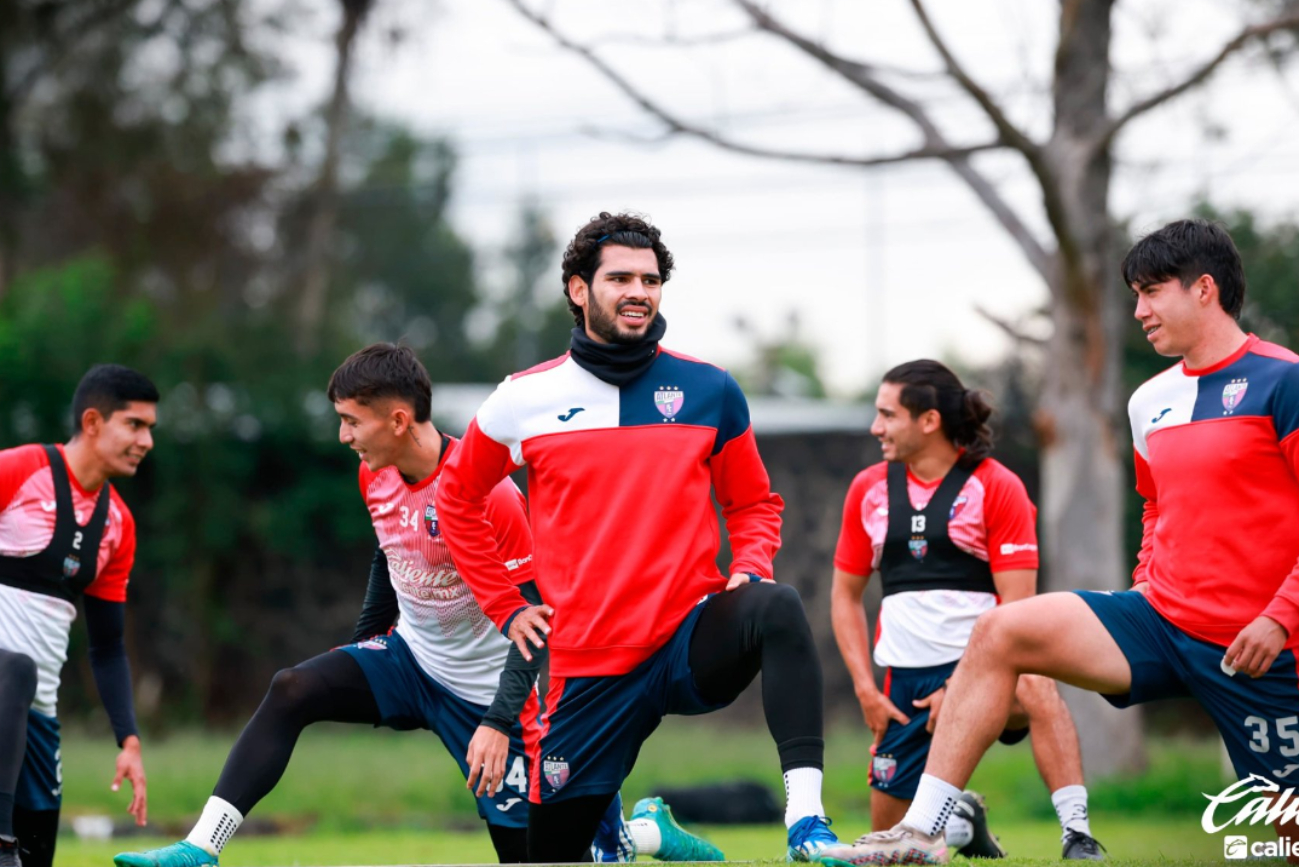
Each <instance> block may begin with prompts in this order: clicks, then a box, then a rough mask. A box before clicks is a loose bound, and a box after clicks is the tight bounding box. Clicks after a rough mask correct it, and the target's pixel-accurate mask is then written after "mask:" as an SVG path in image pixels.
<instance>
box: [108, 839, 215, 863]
mask: <svg viewBox="0 0 1299 867" xmlns="http://www.w3.org/2000/svg"><path fill="white" fill-rule="evenodd" d="M113 863H114V864H116V865H117V867H217V856H215V855H213V854H212V853H211V852H209V851H207V850H206V849H201V848H199V847H198V846H195V845H194V844H193V843H190V842H188V841H185V840H181V841H180V842H179V843H172V844H171V845H170V846H163V847H162V848H161V849H150V850H148V851H147V852H123V853H121V854H120V855H114V856H113Z"/></svg>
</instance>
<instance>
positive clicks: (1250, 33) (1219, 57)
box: [1091, 12, 1299, 153]
mask: <svg viewBox="0 0 1299 867" xmlns="http://www.w3.org/2000/svg"><path fill="white" fill-rule="evenodd" d="M1282 30H1299V12H1290V13H1287V14H1285V15H1282V16H1280V17H1278V18H1274V19H1272V20H1271V21H1267V22H1264V23H1263V24H1252V25H1250V26H1249V27H1246V28H1245V29H1244V30H1242V31H1240V33H1238V34H1236V37H1235V38H1234V39H1232V40H1231V41H1230V42H1228V43H1227V44H1226V45H1224V46H1222V49H1221V50H1219V51H1218V53H1217V54H1216V55H1214V57H1213V58H1212V59H1211V60H1209V61H1207V62H1205V63H1204V64H1203V65H1201V66H1200V68H1199V69H1196V70H1195V71H1194V72H1192V73H1191V74H1190V75H1188V76H1187V77H1186V78H1185V79H1183V80H1182V81H1181V82H1179V83H1177V84H1174V85H1172V86H1171V87H1168V88H1165V89H1164V90H1161V91H1159V92H1158V93H1154V94H1151V95H1150V96H1148V97H1146V98H1145V99H1143V100H1141V101H1139V102H1136V103H1133V104H1132V105H1130V106H1128V107H1127V109H1125V110H1124V111H1123V112H1122V113H1121V114H1119V115H1118V117H1116V118H1114V120H1112V121H1110V123H1109V125H1107V126H1106V127H1105V128H1104V129H1103V130H1101V133H1100V135H1099V136H1098V137H1097V138H1096V141H1095V142H1093V143H1092V145H1091V148H1092V153H1100V152H1101V151H1103V150H1105V149H1106V148H1108V147H1109V146H1110V144H1111V143H1112V142H1113V141H1114V137H1115V136H1116V135H1118V132H1119V130H1121V129H1123V127H1124V126H1126V125H1127V123H1128V122H1129V121H1131V120H1132V119H1133V118H1136V117H1140V116H1141V115H1143V114H1145V113H1146V112H1148V111H1150V110H1151V109H1153V108H1157V107H1159V106H1160V105H1163V104H1164V103H1165V102H1168V100H1170V99H1173V98H1174V97H1176V96H1180V95H1181V94H1183V93H1185V92H1186V91H1188V90H1190V89H1191V88H1192V87H1195V86H1196V85H1197V84H1200V83H1202V82H1203V81H1204V80H1205V79H1207V78H1208V77H1209V76H1210V75H1212V74H1213V73H1214V72H1215V71H1216V70H1217V69H1218V67H1219V66H1221V65H1222V64H1223V63H1224V62H1225V61H1226V60H1227V59H1229V58H1230V57H1231V56H1232V55H1233V54H1235V53H1236V52H1238V51H1240V50H1241V49H1242V48H1244V47H1245V46H1246V45H1248V44H1249V43H1250V42H1252V41H1254V40H1255V39H1262V38H1265V37H1267V36H1270V35H1271V34H1273V33H1278V32H1280V31H1282Z"/></svg>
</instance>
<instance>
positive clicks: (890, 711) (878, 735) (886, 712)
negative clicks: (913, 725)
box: [857, 690, 911, 746]
mask: <svg viewBox="0 0 1299 867" xmlns="http://www.w3.org/2000/svg"><path fill="white" fill-rule="evenodd" d="M857 699H858V701H860V702H861V711H862V717H863V718H864V719H865V720H866V725H867V726H869V727H870V730H871V734H873V735H874V736H875V741H874V744H875V745H877V746H878V745H879V743H880V741H882V740H884V733H885V732H886V731H888V729H889V723H891V722H894V721H896V722H897V723H898V724H899V725H906V724H907V723H909V722H911V717H909V716H907V715H906V714H904V713H903V712H902V711H900V710H898V706H897V705H895V704H894V703H893V702H892V701H891V700H890V699H889V697H888V696H887V695H885V694H884V693H882V692H880V691H878V690H876V691H874V692H873V693H870V694H868V695H860V694H859V695H858V696H857Z"/></svg>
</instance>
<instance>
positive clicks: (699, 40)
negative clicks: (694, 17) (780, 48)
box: [594, 27, 758, 48]
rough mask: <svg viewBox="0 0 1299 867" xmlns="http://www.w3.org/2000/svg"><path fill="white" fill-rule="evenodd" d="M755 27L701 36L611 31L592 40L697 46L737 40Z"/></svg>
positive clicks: (613, 42) (611, 43) (678, 46)
mask: <svg viewBox="0 0 1299 867" xmlns="http://www.w3.org/2000/svg"><path fill="white" fill-rule="evenodd" d="M757 32H758V30H757V28H756V27H744V28H741V29H739V30H726V31H722V32H718V33H705V34H703V35H702V36H644V35H642V34H639V33H611V34H609V35H607V36H601V37H600V38H598V39H596V40H594V42H595V43H596V44H597V45H640V46H645V47H649V48H699V47H701V46H706V45H724V44H726V43H728V42H737V41H739V40H741V39H744V38H746V37H749V36H752V35H753V34H755V33H757Z"/></svg>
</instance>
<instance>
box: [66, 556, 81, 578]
mask: <svg viewBox="0 0 1299 867" xmlns="http://www.w3.org/2000/svg"><path fill="white" fill-rule="evenodd" d="M80 571H81V558H80V557H78V556H77V555H76V554H69V555H68V556H66V557H64V558H63V577H64V578H73V577H75V576H76V574H77V573H78V572H80Z"/></svg>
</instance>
